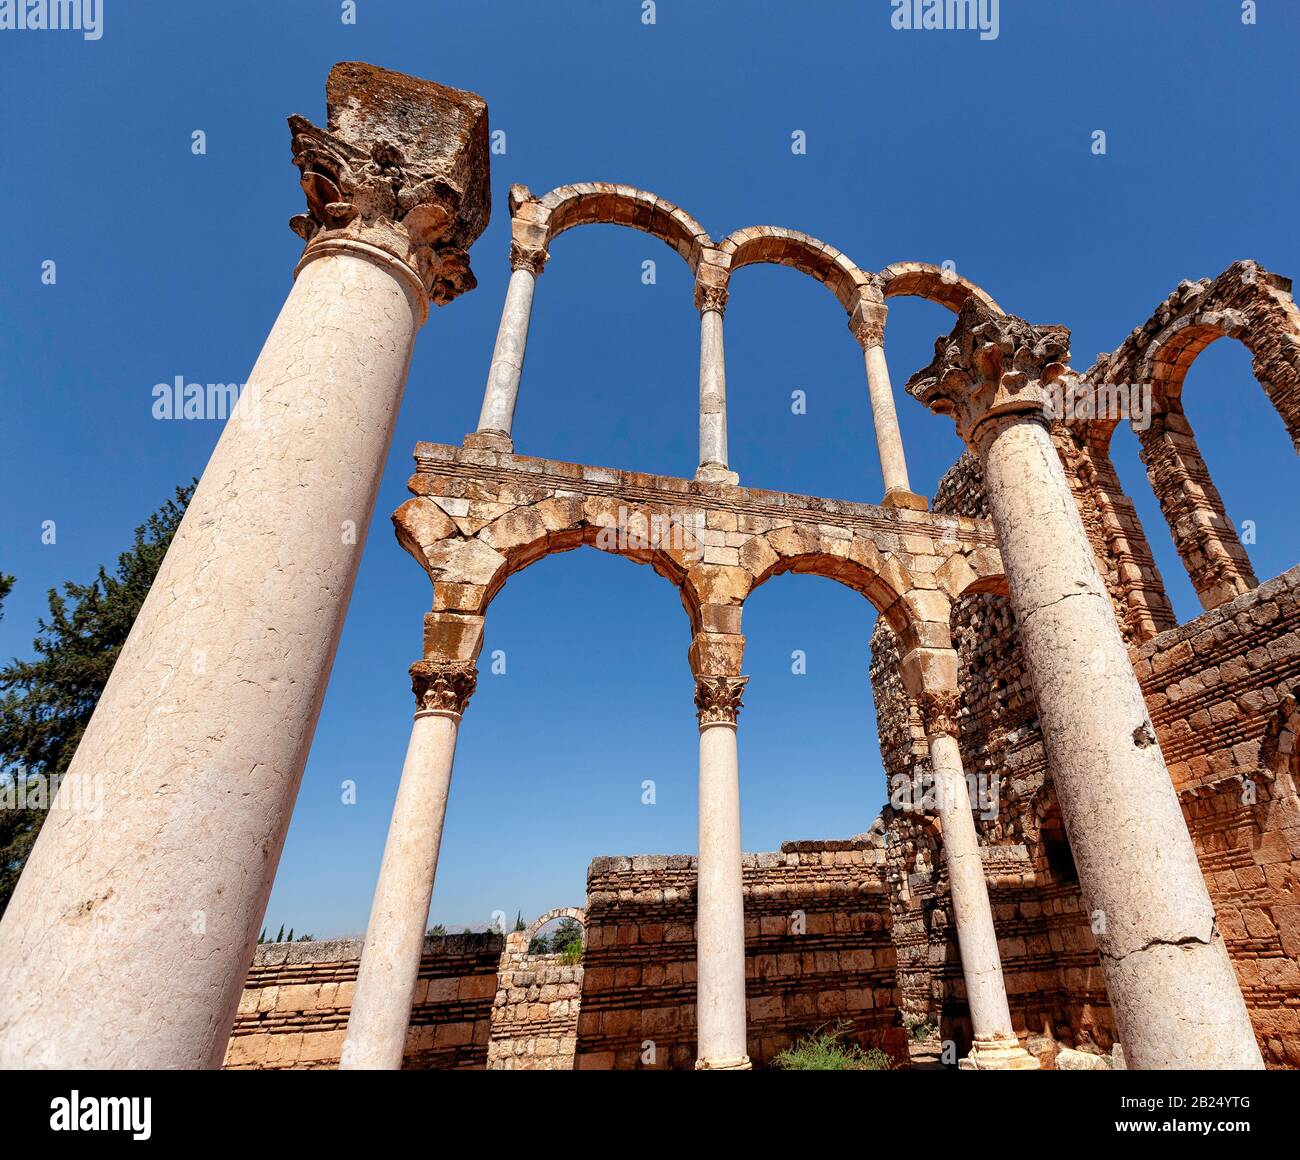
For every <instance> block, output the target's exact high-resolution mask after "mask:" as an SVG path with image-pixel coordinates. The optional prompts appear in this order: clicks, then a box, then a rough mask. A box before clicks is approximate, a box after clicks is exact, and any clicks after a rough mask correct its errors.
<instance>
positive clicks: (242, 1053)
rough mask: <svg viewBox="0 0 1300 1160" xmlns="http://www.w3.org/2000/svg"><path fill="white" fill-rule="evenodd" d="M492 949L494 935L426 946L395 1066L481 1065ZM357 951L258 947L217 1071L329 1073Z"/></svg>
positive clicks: (497, 939) (340, 943)
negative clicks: (400, 1054) (222, 1062)
mask: <svg viewBox="0 0 1300 1160" xmlns="http://www.w3.org/2000/svg"><path fill="white" fill-rule="evenodd" d="M502 943H503V940H502V938H501V936H500V935H499V934H468V935H446V936H444V937H441V938H429V939H426V941H425V945H424V956H423V958H422V959H421V960H420V976H419V979H418V981H417V982H416V985H415V998H414V1002H413V1004H412V1007H411V1026H410V1030H409V1031H408V1032H407V1037H406V1053H405V1055H404V1057H403V1062H402V1066H403V1068H407V1069H412V1070H420V1069H425V1070H440V1071H451V1070H456V1069H478V1068H482V1067H484V1066H485V1065H486V1063H487V1055H488V1040H489V1037H490V1034H491V1021H492V1006H493V1000H494V998H495V996H496V993H497V968H498V965H499V963H500V960H501V951H502ZM361 946H362V940H361V939H339V940H337V941H333V942H301V943H265V944H263V945H261V946H259V947H258V948H257V953H256V955H255V956H254V959H253V967H252V969H251V970H250V971H249V973H248V978H247V980H246V981H245V983H244V994H243V997H242V999H241V1000H240V1004H239V1014H238V1015H237V1016H236V1019H235V1026H234V1030H233V1031H232V1032H231V1036H230V1044H229V1046H228V1047H227V1049H226V1061H225V1065H224V1066H225V1068H226V1069H227V1070H231V1071H282V1070H301V1071H317V1070H332V1069H334V1068H336V1067H338V1063H339V1053H340V1051H341V1050H342V1048H343V1034H344V1032H345V1031H346V1029H347V1024H348V1014H349V1012H350V1011H351V1009H352V992H353V989H354V987H355V986H356V981H357V967H358V965H359V963H360V960H361Z"/></svg>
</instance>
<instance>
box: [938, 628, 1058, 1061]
mask: <svg viewBox="0 0 1300 1160" xmlns="http://www.w3.org/2000/svg"><path fill="white" fill-rule="evenodd" d="M944 659H950V661H951V665H952V668H953V670H954V672H955V670H956V662H957V658H956V654H955V653H951V652H950V653H947V654H946V656H945V657H944ZM921 702H922V712H923V715H924V718H925V733H926V739H927V740H928V742H929V746H930V765H931V767H932V769H933V771H934V798H935V807H936V810H937V812H938V814H939V819H940V823H941V825H942V827H943V859H944V863H945V865H946V866H947V868H948V887H949V890H950V891H951V893H952V912H953V918H954V920H955V922H956V925H957V944H958V946H959V947H960V949H961V973H962V977H963V978H964V979H965V981H966V1003H967V1006H968V1007H969V1008H970V1021H971V1030H972V1033H973V1037H974V1043H973V1044H972V1046H971V1053H970V1055H969V1056H967V1057H966V1058H965V1059H963V1060H961V1061H960V1063H959V1065H958V1066H959V1067H961V1068H962V1069H963V1070H968V1071H1033V1070H1036V1069H1037V1068H1038V1060H1036V1059H1035V1058H1034V1057H1033V1056H1032V1055H1030V1054H1029V1052H1027V1051H1026V1050H1025V1049H1024V1048H1023V1047H1021V1046H1020V1041H1019V1039H1018V1038H1017V1037H1016V1033H1015V1031H1014V1030H1013V1029H1012V1026H1011V1011H1010V1008H1009V1007H1008V1006H1007V990H1006V985H1005V983H1004V982H1003V979H1002V959H1001V957H1000V956H999V954H998V935H997V931H996V930H995V929H994V926H993V907H992V906H991V905H990V903H989V890H988V883H987V882H986V881H985V878H984V863H983V861H982V860H981V858H980V847H979V837H978V835H977V834H976V831H975V819H974V816H973V815H972V813H971V802H970V791H969V788H968V786H967V784H966V770H965V769H964V768H963V766H962V760H961V750H960V748H959V747H958V745H957V707H958V704H959V700H958V694H957V692H956V688H955V685H954V686H953V687H952V688H949V689H944V690H941V691H938V692H926V693H925V694H923V696H922V699H921Z"/></svg>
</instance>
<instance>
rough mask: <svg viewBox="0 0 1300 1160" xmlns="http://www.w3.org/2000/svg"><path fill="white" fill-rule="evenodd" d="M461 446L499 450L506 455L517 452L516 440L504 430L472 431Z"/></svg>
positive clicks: (483, 449) (482, 449) (481, 449)
mask: <svg viewBox="0 0 1300 1160" xmlns="http://www.w3.org/2000/svg"><path fill="white" fill-rule="evenodd" d="M461 446H462V447H477V448H478V449H479V450H480V451H497V452H501V453H503V454H505V455H513V454H514V453H515V445H514V442H513V441H512V440H511V438H510V436H509V435H507V434H506V433H505V432H504V431H471V432H470V433H469V434H468V435H466V436H465V441H464V442H463V443H462V444H461Z"/></svg>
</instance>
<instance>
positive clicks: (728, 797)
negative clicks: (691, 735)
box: [691, 633, 751, 1071]
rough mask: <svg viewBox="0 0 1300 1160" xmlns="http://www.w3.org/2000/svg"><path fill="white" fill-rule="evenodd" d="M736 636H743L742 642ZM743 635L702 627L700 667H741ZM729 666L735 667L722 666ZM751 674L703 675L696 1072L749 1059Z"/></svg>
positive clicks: (745, 1064) (745, 1065) (696, 651)
mask: <svg viewBox="0 0 1300 1160" xmlns="http://www.w3.org/2000/svg"><path fill="white" fill-rule="evenodd" d="M737 641H739V643H737ZM743 647H744V645H743V638H740V637H731V638H729V639H728V638H725V637H722V636H721V635H715V634H713V633H700V634H698V635H697V637H696V640H695V643H694V644H693V645H692V650H691V651H692V659H693V661H696V662H699V661H701V660H702V661H703V662H704V663H703V665H702V666H701V665H699V664H698V663H697V665H696V667H697V669H698V668H700V667H703V668H705V669H708V668H711V667H713V666H712V665H710V664H709V659H710V658H713V659H717V658H718V657H720V656H726V655H727V654H729V653H730V654H732V658H733V659H734V668H733V669H732V671H733V672H738V671H739V668H740V651H739V650H740V649H742V648H743ZM724 667H731V666H724ZM747 680H748V678H747V677H741V676H718V675H709V674H703V675H702V674H700V673H699V672H698V671H697V674H696V678H695V706H696V709H697V710H698V717H699V724H700V818H699V823H700V850H699V859H698V864H697V874H698V879H697V887H696V899H695V907H696V912H695V944H696V947H695V950H696V962H697V967H696V1001H695V1003H696V1036H697V1048H696V1057H697V1058H696V1060H695V1067H696V1069H697V1070H699V1071H743V1070H748V1069H749V1067H750V1066H751V1065H750V1060H749V1053H748V1046H747V1044H746V1019H745V890H744V878H743V871H742V868H741V857H740V764H739V758H738V756H737V752H736V720H737V718H738V717H739V715H740V709H741V695H742V694H743V693H744V690H745V682H746V681H747Z"/></svg>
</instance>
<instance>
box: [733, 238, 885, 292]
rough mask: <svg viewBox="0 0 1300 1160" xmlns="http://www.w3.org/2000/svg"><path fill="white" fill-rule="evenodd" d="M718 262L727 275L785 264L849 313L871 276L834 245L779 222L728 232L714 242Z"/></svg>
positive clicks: (869, 283) (869, 281) (867, 285)
mask: <svg viewBox="0 0 1300 1160" xmlns="http://www.w3.org/2000/svg"><path fill="white" fill-rule="evenodd" d="M718 253H719V255H720V264H721V265H722V266H723V267H724V268H725V269H726V271H727V277H728V278H730V275H731V274H734V273H735V272H736V271H737V270H739V269H742V268H743V267H745V266H754V265H758V264H760V263H767V264H770V265H774V266H789V267H790V268H791V269H793V270H798V271H800V273H803V274H807V275H808V276H809V277H810V278H815V279H816V280H817V281H818V282H820V283H821V284H822V285H823V286H825V287H826V288H827V289H828V290H829V291H830V292H831V293H832V294H834V295H835V298H836V300H837V301H838V302H839V304H840V305H841V306H843V307H844V309H845V311H846V312H847V313H849V314H852V313H853V308H854V307H855V306H856V305H857V303H858V300H859V298H861V297H862V293H863V291H864V290H865V289H866V288H867V287H869V286H870V285H871V276H870V275H869V274H867V273H866V272H865V271H863V270H861V269H859V268H858V266H857V265H856V264H855V263H854V262H853V261H852V259H850V258H849V257H848V255H846V254H844V253H843V252H842V251H840V250H837V249H836V248H835V247H834V246H828V245H827V244H826V243H825V242H820V241H818V240H817V239H816V238H814V237H812V236H811V235H810V234H805V233H801V232H800V231H799V230H789V229H785V228H783V227H781V226H748V227H746V228H745V229H743V230H736V231H735V232H733V233H731V234H728V235H727V237H726V238H724V239H723V240H722V241H721V242H720V243H719V244H718Z"/></svg>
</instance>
